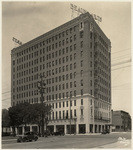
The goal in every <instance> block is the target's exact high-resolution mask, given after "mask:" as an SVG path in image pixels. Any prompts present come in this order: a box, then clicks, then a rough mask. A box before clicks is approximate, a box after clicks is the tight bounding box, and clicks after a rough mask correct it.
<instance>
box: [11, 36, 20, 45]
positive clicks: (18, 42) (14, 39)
mask: <svg viewBox="0 0 133 150" xmlns="http://www.w3.org/2000/svg"><path fill="white" fill-rule="evenodd" d="M12 40H13V41H14V42H15V43H17V44H19V45H22V42H20V41H19V40H17V39H16V38H14V37H13V39H12Z"/></svg>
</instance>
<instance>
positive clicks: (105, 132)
mask: <svg viewBox="0 0 133 150" xmlns="http://www.w3.org/2000/svg"><path fill="white" fill-rule="evenodd" d="M101 133H102V134H109V133H110V131H109V130H107V129H106V130H103V131H102V132H101Z"/></svg>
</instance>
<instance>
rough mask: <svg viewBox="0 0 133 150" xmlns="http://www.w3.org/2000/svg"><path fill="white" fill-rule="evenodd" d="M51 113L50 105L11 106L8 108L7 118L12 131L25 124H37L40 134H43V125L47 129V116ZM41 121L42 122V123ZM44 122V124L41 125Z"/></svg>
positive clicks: (23, 104) (21, 104) (25, 104)
mask: <svg viewBox="0 0 133 150" xmlns="http://www.w3.org/2000/svg"><path fill="white" fill-rule="evenodd" d="M50 111H51V105H46V104H45V103H36V104H29V103H20V104H17V105H16V106H12V107H10V108H9V117H10V123H11V126H12V127H13V129H14V132H15V127H17V128H18V127H19V126H20V125H25V127H26V125H27V124H37V125H38V127H39V132H40V127H41V129H42V131H41V133H42V135H43V133H44V124H45V125H46V127H47V124H48V114H49V113H50ZM42 119H43V121H42ZM43 122H44V124H43Z"/></svg>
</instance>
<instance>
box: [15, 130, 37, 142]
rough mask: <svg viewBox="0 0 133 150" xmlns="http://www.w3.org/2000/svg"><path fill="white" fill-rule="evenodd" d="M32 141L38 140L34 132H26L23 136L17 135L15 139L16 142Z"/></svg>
mask: <svg viewBox="0 0 133 150" xmlns="http://www.w3.org/2000/svg"><path fill="white" fill-rule="evenodd" d="M32 140H34V141H37V140H38V136H37V134H36V133H34V132H26V133H24V135H19V136H18V138H17V142H29V141H30V142H31V141H32Z"/></svg>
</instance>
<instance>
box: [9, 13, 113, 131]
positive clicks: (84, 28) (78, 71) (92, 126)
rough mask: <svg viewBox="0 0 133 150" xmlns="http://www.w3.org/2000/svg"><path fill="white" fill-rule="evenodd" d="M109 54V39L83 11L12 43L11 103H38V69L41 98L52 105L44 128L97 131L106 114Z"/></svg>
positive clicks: (108, 112)
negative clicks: (43, 85)
mask: <svg viewBox="0 0 133 150" xmlns="http://www.w3.org/2000/svg"><path fill="white" fill-rule="evenodd" d="M110 54H111V42H110V40H109V39H108V38H107V37H106V35H105V34H104V33H103V31H102V30H101V29H100V27H99V26H98V25H97V23H96V22H95V20H94V19H93V17H92V16H91V15H90V14H89V13H86V14H82V15H80V16H79V17H77V18H75V19H73V20H71V21H69V22H67V23H65V24H63V25H61V26H59V27H57V28H55V29H53V30H51V31H49V32H47V33H45V34H43V35H41V36H39V37H37V38H35V39H33V40H31V41H29V42H27V43H25V44H23V45H22V46H19V47H17V48H14V49H13V50H12V53H11V58H12V65H11V70H12V72H11V74H12V77H11V91H12V100H11V103H12V105H16V104H17V103H21V102H29V103H31V104H33V103H40V94H39V93H38V89H37V83H38V81H40V78H39V74H42V75H45V76H46V79H45V82H46V92H45V94H44V101H45V102H46V103H47V104H51V105H52V107H53V112H52V114H51V116H50V117H49V124H48V126H49V128H50V130H54V131H57V130H58V129H62V130H63V131H64V132H65V133H70V126H71V132H72V133H74V132H76V133H90V132H101V131H102V130H103V129H105V128H107V127H109V126H110V119H111V55H110ZM70 114H71V115H70ZM70 124H71V125H70Z"/></svg>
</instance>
